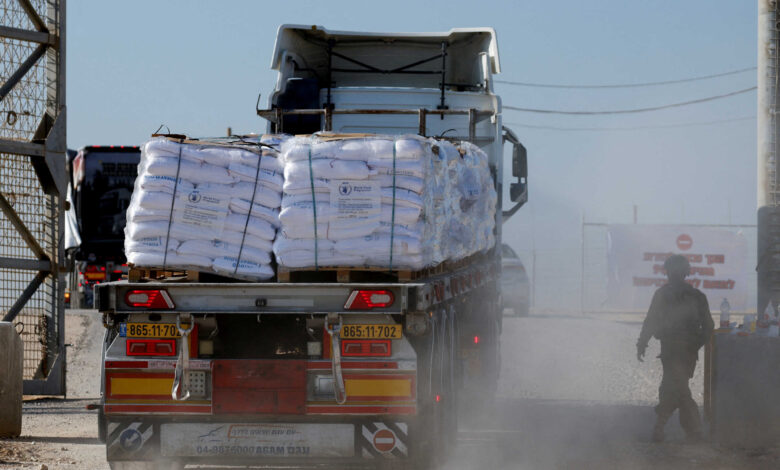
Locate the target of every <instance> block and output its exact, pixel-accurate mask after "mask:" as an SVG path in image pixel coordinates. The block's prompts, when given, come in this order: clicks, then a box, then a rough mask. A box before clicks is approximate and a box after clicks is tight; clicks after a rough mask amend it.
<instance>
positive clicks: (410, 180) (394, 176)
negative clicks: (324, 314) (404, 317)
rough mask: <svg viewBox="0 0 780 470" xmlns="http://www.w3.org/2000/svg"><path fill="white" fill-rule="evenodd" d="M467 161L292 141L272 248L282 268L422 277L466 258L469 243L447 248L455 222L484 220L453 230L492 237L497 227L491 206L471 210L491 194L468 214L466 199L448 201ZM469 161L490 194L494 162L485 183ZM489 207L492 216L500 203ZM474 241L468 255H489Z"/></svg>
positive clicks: (365, 143) (393, 144)
mask: <svg viewBox="0 0 780 470" xmlns="http://www.w3.org/2000/svg"><path fill="white" fill-rule="evenodd" d="M477 150H478V149H477ZM480 152H481V151H480ZM471 153H472V154H473V153H474V151H471ZM482 155H483V156H484V153H482ZM466 160H468V159H467V158H466V157H464V156H462V155H461V153H460V152H459V151H458V149H457V148H455V147H454V146H453V145H452V144H449V143H448V142H445V141H436V140H434V139H426V138H422V137H419V136H399V137H391V136H372V137H361V138H336V137H328V136H314V137H296V138H294V139H290V140H288V141H286V142H285V143H284V145H283V147H282V162H283V164H284V176H285V183H284V194H283V196H282V207H281V212H280V214H279V219H280V223H281V229H280V231H279V236H278V237H277V240H276V242H275V243H274V253H275V254H276V259H277V262H278V263H279V265H280V266H282V267H286V268H302V267H316V266H374V267H386V268H393V269H404V268H406V269H421V268H423V267H427V266H432V265H435V264H438V263H441V262H443V261H445V260H447V259H454V258H453V256H459V257H462V256H464V255H463V250H464V247H461V246H460V245H462V243H460V242H459V243H457V244H456V243H455V242H451V241H450V240H449V239H448V238H449V237H450V236H449V235H448V234H447V233H446V230H447V228H448V227H450V226H451V225H453V224H449V222H450V220H451V219H452V218H453V217H456V216H458V215H460V216H461V217H468V216H471V217H478V219H479V221H474V222H470V223H467V224H465V225H464V226H460V225H453V226H455V228H458V229H461V230H469V229H471V228H475V229H478V230H484V229H488V228H489V231H490V233H491V236H492V231H493V227H494V224H495V221H494V218H493V216H491V215H490V211H489V210H488V209H490V207H491V203H490V202H485V201H482V203H480V204H478V203H477V202H479V201H474V200H472V199H473V197H474V195H475V194H477V196H478V197H477V199H478V200H479V199H481V198H485V197H487V198H489V197H491V193H490V190H488V189H485V190H483V191H481V192H477V193H475V192H474V191H473V190H472V191H471V194H470V196H469V197H470V198H472V199H469V201H471V204H470V205H469V207H468V209H469V210H468V212H469V214H465V213H462V214H459V213H456V211H455V206H456V205H457V204H459V201H460V200H461V199H462V197H461V196H460V195H457V197H456V195H453V196H452V197H449V195H451V194H453V191H454V188H456V187H457V182H456V181H450V180H451V178H453V177H455V178H457V177H459V176H460V175H461V174H464V171H459V166H461V165H464V163H463V162H464V161H466ZM472 160H474V162H470V163H469V165H471V166H473V167H474V171H476V172H477V176H479V178H477V180H478V181H480V182H481V183H482V184H488V185H489V186H490V188H491V189H492V184H493V183H492V180H491V179H490V172H489V170H488V168H487V159H486V158H485V159H484V163H485V165H484V175H482V174H481V173H480V172H481V171H482V169H483V168H482V166H481V163H480V160H479V158H478V157H474V158H472ZM466 173H468V172H466ZM472 176H473V175H472ZM471 189H473V188H471ZM492 195H493V197H494V196H495V191H493V193H492ZM476 207H482V208H483V209H486V212H485V213H478V214H475V212H476V211H475V210H470V209H471V208H476ZM492 207H493V212H492V214H495V209H494V208H495V201H492ZM459 211H460V210H459ZM315 221H316V224H315ZM315 227H316V230H315ZM315 233H316V243H315ZM476 238H478V239H479V241H474V242H471V243H468V244H467V245H468V246H467V247H465V249H468V250H473V251H471V252H470V253H468V254H471V253H473V252H476V251H479V250H480V249H484V248H486V247H489V246H488V244H489V240H486V239H485V236H484V235H478V236H477V237H476ZM455 245H458V246H457V249H456V248H455ZM490 246H492V245H490Z"/></svg>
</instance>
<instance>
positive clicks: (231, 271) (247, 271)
mask: <svg viewBox="0 0 780 470" xmlns="http://www.w3.org/2000/svg"><path fill="white" fill-rule="evenodd" d="M236 265H237V266H238V267H236ZM212 269H214V272H216V273H217V274H221V275H223V276H234V275H236V276H239V277H241V278H246V279H253V280H265V279H270V278H272V277H274V270H273V269H272V268H271V266H269V265H267V264H260V263H253V262H251V261H244V260H243V259H242V260H241V262H238V260H237V259H236V258H231V257H224V256H223V257H220V258H216V259H215V260H214V263H213V264H212Z"/></svg>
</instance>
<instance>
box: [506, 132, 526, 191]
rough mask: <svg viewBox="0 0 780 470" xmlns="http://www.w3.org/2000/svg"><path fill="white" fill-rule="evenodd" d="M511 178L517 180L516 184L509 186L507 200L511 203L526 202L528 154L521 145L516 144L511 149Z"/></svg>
mask: <svg viewBox="0 0 780 470" xmlns="http://www.w3.org/2000/svg"><path fill="white" fill-rule="evenodd" d="M512 176H514V177H515V178H517V183H512V184H511V185H510V186H509V198H510V199H511V200H512V202H520V200H521V199H523V197H525V199H524V200H523V202H525V201H527V200H528V194H527V190H528V152H527V151H526V149H525V147H524V146H523V144H521V143H520V142H517V143H516V144H514V148H513V149H512Z"/></svg>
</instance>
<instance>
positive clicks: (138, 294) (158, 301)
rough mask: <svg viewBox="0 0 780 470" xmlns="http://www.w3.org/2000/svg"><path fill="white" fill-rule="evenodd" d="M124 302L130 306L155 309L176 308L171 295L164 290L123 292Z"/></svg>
mask: <svg viewBox="0 0 780 470" xmlns="http://www.w3.org/2000/svg"><path fill="white" fill-rule="evenodd" d="M125 303H127V305H128V306H130V307H144V308H151V309H155V310H171V309H174V308H176V305H175V304H174V303H173V300H172V299H171V296H170V295H168V292H166V291H164V290H131V291H129V292H128V293H127V294H125Z"/></svg>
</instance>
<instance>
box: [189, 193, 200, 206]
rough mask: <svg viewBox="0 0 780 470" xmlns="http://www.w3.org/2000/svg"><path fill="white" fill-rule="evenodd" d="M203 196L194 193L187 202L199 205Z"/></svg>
mask: <svg viewBox="0 0 780 470" xmlns="http://www.w3.org/2000/svg"><path fill="white" fill-rule="evenodd" d="M201 198H202V196H201V195H200V193H199V192H198V191H193V192H191V193H190V194H189V195H188V196H187V200H188V201H190V202H191V203H193V204H197V203H199V202H200V200H201Z"/></svg>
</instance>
